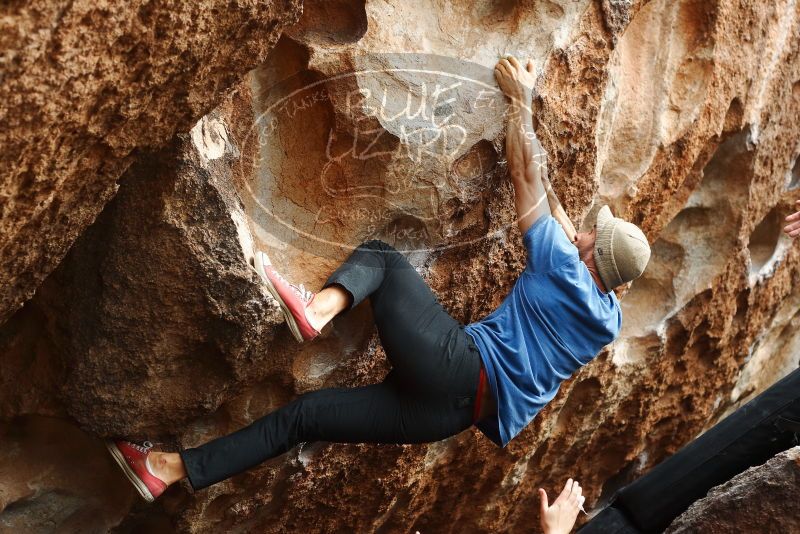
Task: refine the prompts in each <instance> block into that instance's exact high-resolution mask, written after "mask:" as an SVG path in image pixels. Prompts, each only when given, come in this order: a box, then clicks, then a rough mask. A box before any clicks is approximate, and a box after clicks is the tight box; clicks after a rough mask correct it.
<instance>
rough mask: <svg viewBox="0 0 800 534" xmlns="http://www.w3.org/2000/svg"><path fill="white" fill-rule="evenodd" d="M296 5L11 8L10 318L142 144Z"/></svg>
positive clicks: (215, 93) (4, 298) (216, 83)
mask: <svg viewBox="0 0 800 534" xmlns="http://www.w3.org/2000/svg"><path fill="white" fill-rule="evenodd" d="M299 14H300V4H299V1H297V0H277V1H274V2H272V1H270V2H267V3H265V4H262V3H259V2H250V1H244V2H223V1H213V0H211V1H208V2H188V3H187V2H174V1H167V2H149V1H141V0H136V1H133V2H127V3H126V4H125V6H124V7H123V8H120V6H118V5H116V4H113V3H110V2H105V1H101V2H96V1H78V2H64V1H58V0H40V1H35V2H25V3H20V2H5V3H4V4H3V6H2V7H0V31H2V35H3V38H2V60H0V61H1V63H0V65H2V77H1V78H0V123H1V124H2V125H3V127H2V129H0V164H2V167H3V173H2V177H0V235H2V237H0V285H1V286H2V287H3V291H2V292H0V322H4V321H5V320H6V319H8V317H9V315H10V314H11V313H12V312H14V311H15V310H16V309H17V308H18V307H19V306H20V305H21V304H22V303H23V302H24V301H26V300H27V299H29V298H30V297H31V295H32V294H33V292H34V290H35V289H36V288H37V287H38V285H39V284H40V283H41V282H42V280H43V279H44V277H45V276H47V275H48V274H49V273H50V272H51V271H52V270H53V269H54V268H55V266H56V265H57V264H58V262H59V261H61V259H62V258H63V256H64V254H65V253H66V251H67V250H68V249H69V247H70V246H71V245H72V243H73V242H74V241H75V238H76V237H77V236H78V235H80V233H81V232H83V230H85V229H86V227H87V226H88V225H89V224H90V223H91V222H92V221H93V220H94V219H95V217H96V216H97V214H98V213H99V212H100V210H101V209H102V208H103V206H104V205H105V203H106V202H107V201H108V200H109V199H110V198H111V197H112V196H113V195H114V192H115V191H116V188H117V185H116V181H117V179H118V178H119V177H120V175H121V174H122V173H123V172H124V171H125V169H126V168H127V167H128V166H129V165H130V164H131V162H132V161H133V160H134V159H135V153H136V151H137V150H142V149H143V150H152V149H154V148H158V147H161V146H163V145H165V144H166V143H167V142H168V141H169V140H170V139H171V137H172V136H173V135H174V134H175V132H176V131H186V130H188V129H189V128H190V127H191V125H192V124H193V123H194V122H195V121H196V120H197V119H198V118H199V117H200V116H202V115H203V114H204V113H207V112H208V111H210V109H211V108H212V107H213V106H214V105H215V104H216V103H217V102H218V101H219V99H220V97H221V96H222V94H223V93H224V92H225V91H226V90H227V89H229V88H230V87H231V86H232V85H233V84H234V83H235V82H237V81H238V80H239V79H241V76H242V75H243V74H244V73H245V72H247V70H249V69H250V68H252V67H254V66H255V65H257V64H258V63H259V62H260V61H261V60H262V59H263V58H264V57H265V56H266V54H267V52H268V51H269V50H270V48H272V46H273V45H274V44H275V42H276V40H277V39H278V36H279V35H280V33H281V30H282V29H283V28H284V27H285V26H286V25H287V24H289V23H292V22H295V21H296V20H297V18H298V17H299Z"/></svg>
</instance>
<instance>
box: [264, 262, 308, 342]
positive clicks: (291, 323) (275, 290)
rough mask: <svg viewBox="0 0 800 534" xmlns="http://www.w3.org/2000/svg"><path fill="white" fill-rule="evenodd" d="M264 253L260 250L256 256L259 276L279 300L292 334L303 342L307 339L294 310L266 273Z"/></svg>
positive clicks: (271, 293) (270, 292)
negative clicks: (292, 310) (263, 259)
mask: <svg viewBox="0 0 800 534" xmlns="http://www.w3.org/2000/svg"><path fill="white" fill-rule="evenodd" d="M263 254H264V253H263V252H259V253H258V254H256V257H255V263H256V265H255V267H256V272H257V273H258V276H259V277H260V278H261V280H262V281H263V282H264V285H266V286H267V290H268V291H269V294H270V295H272V297H273V298H274V299H275V300H277V301H278V304H279V305H280V307H281V310H283V316H284V317H285V318H286V324H287V325H289V330H290V331H291V332H292V335H293V336H294V338H295V339H296V340H297V342H298V343H302V342H303V341H305V339H304V338H303V334H301V333H300V327H299V326H298V325H297V321H296V320H295V318H294V316H293V315H292V312H291V311H290V310H289V308H288V307H287V306H286V303H285V302H284V301H283V299H282V298H281V296H280V294H279V293H278V288H276V287H275V286H274V285H272V281H270V279H269V277H268V276H267V275H266V272H267V271H266V269H265V268H264V267H265V265H264V262H263V261H262V259H261V258H262V255H263Z"/></svg>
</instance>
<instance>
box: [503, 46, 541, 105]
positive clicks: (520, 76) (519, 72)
mask: <svg viewBox="0 0 800 534" xmlns="http://www.w3.org/2000/svg"><path fill="white" fill-rule="evenodd" d="M494 77H495V78H496V79H497V85H499V86H500V89H501V90H502V91H503V94H504V95H506V96H507V97H509V98H510V99H511V100H512V101H514V102H516V103H520V104H522V105H524V106H525V107H528V106H530V103H531V93H532V91H533V85H534V83H535V82H536V76H535V68H534V66H533V61H531V60H530V59H529V60H528V61H527V63H526V66H525V67H523V66H522V64H521V63H520V62H519V61H517V58H515V57H514V56H506V57H504V58H503V59H501V60H500V61H498V62H497V65H495V67H494Z"/></svg>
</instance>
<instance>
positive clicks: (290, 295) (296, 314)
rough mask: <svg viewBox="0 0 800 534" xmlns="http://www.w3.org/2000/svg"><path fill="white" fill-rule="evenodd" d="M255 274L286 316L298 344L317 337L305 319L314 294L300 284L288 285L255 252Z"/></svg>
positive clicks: (263, 257) (265, 256) (262, 254)
mask: <svg viewBox="0 0 800 534" xmlns="http://www.w3.org/2000/svg"><path fill="white" fill-rule="evenodd" d="M255 267H256V272H258V275H259V276H260V277H261V279H262V280H263V281H264V284H266V286H267V289H268V290H269V292H270V294H271V295H272V296H273V297H275V300H277V301H278V304H280V305H281V308H282V309H283V315H284V316H286V324H288V325H289V330H291V331H292V335H294V337H295V339H296V340H297V341H299V342H303V341H308V340H309V339H314V338H315V337H317V336H318V335H319V332H317V331H316V330H315V329H314V327H313V326H311V325H310V324H309V323H308V319H306V308H307V307H308V306H309V304H311V301H312V300H314V293H312V292H311V291H308V290H306V288H304V287H303V285H302V284H300V285H299V286H296V285H294V284H290V283H289V282H288V281H287V280H286V279H285V278H284V277H283V276H281V275H280V273H279V272H278V271H276V270H275V268H274V267H273V266H272V263H271V262H270V261H269V258H268V257H267V255H266V254H264V253H263V252H257V253H256V257H255Z"/></svg>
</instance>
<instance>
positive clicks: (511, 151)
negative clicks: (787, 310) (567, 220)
mask: <svg viewBox="0 0 800 534" xmlns="http://www.w3.org/2000/svg"><path fill="white" fill-rule="evenodd" d="M524 98H525V97H524V96H523V97H522V98H520V99H518V100H516V99H512V103H511V107H510V108H509V119H508V127H507V131H506V158H507V160H508V165H509V171H510V174H511V179H512V182H513V184H514V191H515V199H516V205H517V215H518V217H519V221H518V222H519V226H520V230H521V231H522V232H525V231H526V230H527V229H528V227H530V225H531V224H533V222H534V221H536V220H537V219H538V218H539V217H541V216H543V215H549V214H550V204H549V202H548V199H547V192H546V190H545V186H544V182H542V179H541V178H542V168H543V167H544V168H546V160H545V159H544V158H545V157H546V156H545V154H544V152H543V151H542V150H541V145H539V144H538V141H537V140H536V134H535V133H534V131H533V121H532V117H531V112H530V110H529V109H527V108H526V107H525V106H524V105H523V102H525V101H526V100H524Z"/></svg>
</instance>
